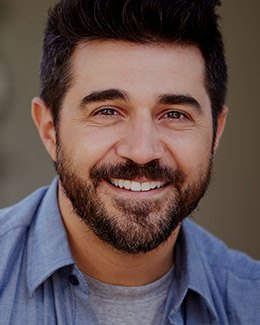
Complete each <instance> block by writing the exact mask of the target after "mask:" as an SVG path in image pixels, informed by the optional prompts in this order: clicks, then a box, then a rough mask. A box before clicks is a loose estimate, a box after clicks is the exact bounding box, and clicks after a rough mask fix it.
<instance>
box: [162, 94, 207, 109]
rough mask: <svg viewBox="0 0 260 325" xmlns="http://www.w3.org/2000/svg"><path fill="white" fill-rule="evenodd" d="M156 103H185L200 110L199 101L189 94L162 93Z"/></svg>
mask: <svg viewBox="0 0 260 325" xmlns="http://www.w3.org/2000/svg"><path fill="white" fill-rule="evenodd" d="M158 103H159V104H162V105H186V106H191V107H193V108H195V109H196V110H198V112H200V113H201V112H202V111H203V110H202V107H201V105H200V103H199V102H198V101H197V100H196V99H195V98H194V97H192V96H190V95H178V94H177V95H175V94H164V95H161V96H159V99H158Z"/></svg>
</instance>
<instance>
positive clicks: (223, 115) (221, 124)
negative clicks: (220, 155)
mask: <svg viewBox="0 0 260 325" xmlns="http://www.w3.org/2000/svg"><path fill="white" fill-rule="evenodd" d="M227 115H228V107H227V106H224V107H223V109H222V111H221V112H220V113H219V115H218V125H217V130H216V138H215V143H214V151H213V152H214V154H215V153H216V151H217V149H218V146H219V141H220V139H221V136H222V134H223V132H224V129H225V125H226V121H227Z"/></svg>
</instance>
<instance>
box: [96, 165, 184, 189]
mask: <svg viewBox="0 0 260 325" xmlns="http://www.w3.org/2000/svg"><path fill="white" fill-rule="evenodd" d="M142 177H144V178H146V179H148V180H151V181H165V182H167V183H175V184H180V185H181V184H182V183H183V182H184V179H185V175H184V173H183V172H182V171H181V170H180V169H173V168H171V167H168V166H164V165H161V164H160V162H159V160H153V161H150V162H149V163H147V164H144V165H139V164H137V163H135V162H133V161H132V160H127V161H125V162H123V163H119V164H116V165H111V164H106V165H100V166H97V165H95V166H93V167H92V168H91V170H90V178H91V179H92V181H93V182H97V183H99V182H100V181H101V180H102V179H106V180H109V179H111V178H118V179H125V180H129V181H132V180H135V179H136V178H142Z"/></svg>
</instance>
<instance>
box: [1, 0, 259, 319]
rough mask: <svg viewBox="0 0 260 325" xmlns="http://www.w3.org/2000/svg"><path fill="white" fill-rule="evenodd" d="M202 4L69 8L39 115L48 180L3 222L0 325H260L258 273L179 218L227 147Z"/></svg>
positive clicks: (216, 52)
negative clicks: (52, 170)
mask: <svg viewBox="0 0 260 325" xmlns="http://www.w3.org/2000/svg"><path fill="white" fill-rule="evenodd" d="M219 4H220V2H219V1H213V0H212V1H209V0H201V1H198V0H196V1H195V0H194V1H185V0H171V1H170V0H169V1H168V0H138V1H137V0H128V1H122V0H117V1H112V0H62V1H60V2H59V3H58V4H57V5H56V6H55V7H54V8H53V9H52V10H51V11H50V12H49V19H48V23H47V27H46V30H45V36H44V45H43V56H42V63H41V75H40V77H41V94H40V97H37V98H34V99H33V101H32V116H33V120H34V122H35V124H36V126H37V128H38V131H39V134H40V136H41V139H42V141H43V143H44V145H45V147H46V149H47V151H48V153H49V155H50V156H51V158H52V160H53V162H54V164H55V167H56V170H57V177H56V178H55V180H54V181H53V183H52V185H51V186H50V187H48V188H42V189H39V190H38V191H36V192H35V193H33V194H32V195H31V196H29V197H28V198H26V199H25V200H23V201H22V202H21V203H19V204H17V205H15V206H13V207H11V208H8V209H4V210H2V211H1V212H0V222H1V247H2V257H1V271H0V277H1V282H0V290H1V296H0V301H1V304H0V310H1V315H2V316H1V317H2V321H1V324H12V325H13V324H48V325H50V324H222V325H223V324H257V323H258V322H259V321H260V308H259V305H260V263H259V262H256V261H253V260H251V259H250V258H249V257H247V256H245V255H243V254H242V253H238V252H234V251H231V250H229V249H228V248H227V247H226V246H225V245H224V244H223V243H222V242H220V241H219V240H218V239H216V238H214V237H213V236H212V235H210V234H208V233H207V232H206V231H205V230H203V229H201V228H200V227H199V226H197V225H195V224H194V223H192V222H191V221H190V220H188V219H187V217H188V216H189V215H191V213H192V211H193V210H194V209H195V208H196V207H197V205H198V203H199V201H200V199H201V198H202V197H203V195H204V193H205V191H206V189H207V186H208V184H209V181H210V175H211V169H212V162H213V157H214V155H215V153H216V150H217V147H218V145H219V141H220V138H221V135H222V133H223V130H224V127H225V122H226V117H227V107H226V106H225V97H226V84H227V68H226V63H225V57H224V48H223V41H222V36H221V33H220V31H219V26H218V16H217V14H216V7H217V5H219Z"/></svg>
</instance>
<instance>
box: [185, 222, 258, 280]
mask: <svg viewBox="0 0 260 325" xmlns="http://www.w3.org/2000/svg"><path fill="white" fill-rule="evenodd" d="M185 231H186V232H187V233H188V234H187V235H188V236H192V239H193V243H194V245H195V246H196V249H197V251H198V253H199V256H200V258H201V259H202V261H203V262H204V263H206V264H207V265H208V266H209V267H210V268H211V269H212V271H214V272H220V271H221V270H222V272H226V273H229V274H232V275H233V276H234V277H237V278H241V279H249V280H257V279H259V280H260V261H256V260H254V259H252V258H251V257H250V256H248V255H247V254H245V253H242V252H240V251H237V250H234V249H230V248H228V247H227V246H226V244H225V243H224V242H223V241H222V240H220V239H219V238H217V237H215V236H214V235H212V234H210V233H209V232H208V231H206V230H205V229H203V228H202V227H201V226H199V225H197V224H195V223H193V222H191V221H188V222H187V223H186V224H185Z"/></svg>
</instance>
